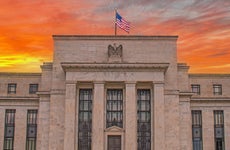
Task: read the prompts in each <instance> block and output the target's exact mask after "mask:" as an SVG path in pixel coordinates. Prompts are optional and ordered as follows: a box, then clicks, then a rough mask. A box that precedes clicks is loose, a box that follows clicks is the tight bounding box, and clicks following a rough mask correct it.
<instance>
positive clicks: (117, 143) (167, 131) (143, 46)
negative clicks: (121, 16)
mask: <svg viewBox="0 0 230 150" xmlns="http://www.w3.org/2000/svg"><path fill="white" fill-rule="evenodd" d="M177 38H178V37H177V36H75V35H73V36H71V35H68V36H66V35H54V36H53V39H54V57H53V62H52V63H43V65H41V73H0V149H1V148H2V149H4V150H11V149H14V150H24V149H25V150H35V149H37V150H136V149H137V150H201V149H204V150H227V149H230V74H189V73H188V70H189V66H187V65H186V64H183V63H178V62H177V44H176V42H177Z"/></svg>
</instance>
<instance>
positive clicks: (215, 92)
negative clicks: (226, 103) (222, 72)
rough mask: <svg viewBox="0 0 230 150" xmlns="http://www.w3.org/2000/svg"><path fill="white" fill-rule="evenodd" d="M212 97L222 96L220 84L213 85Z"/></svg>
mask: <svg viewBox="0 0 230 150" xmlns="http://www.w3.org/2000/svg"><path fill="white" fill-rule="evenodd" d="M213 95H222V85H221V84H214V85H213Z"/></svg>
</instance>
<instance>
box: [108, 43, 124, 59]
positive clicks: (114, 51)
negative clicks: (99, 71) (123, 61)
mask: <svg viewBox="0 0 230 150" xmlns="http://www.w3.org/2000/svg"><path fill="white" fill-rule="evenodd" d="M113 45H114V46H112V45H109V46H108V56H109V57H114V56H115V57H122V45H119V46H118V47H117V46H116V44H115V43H114V44H113Z"/></svg>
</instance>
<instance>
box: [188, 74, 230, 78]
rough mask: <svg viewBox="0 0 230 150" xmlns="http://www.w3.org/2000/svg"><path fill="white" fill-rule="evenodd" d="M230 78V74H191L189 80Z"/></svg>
mask: <svg viewBox="0 0 230 150" xmlns="http://www.w3.org/2000/svg"><path fill="white" fill-rule="evenodd" d="M210 77H211V78H223V77H227V78H230V74H189V78H210Z"/></svg>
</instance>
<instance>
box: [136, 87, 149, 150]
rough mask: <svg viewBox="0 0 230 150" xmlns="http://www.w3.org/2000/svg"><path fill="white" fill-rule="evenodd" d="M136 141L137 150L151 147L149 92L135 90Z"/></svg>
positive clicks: (146, 149) (146, 90) (145, 149)
mask: <svg viewBox="0 0 230 150" xmlns="http://www.w3.org/2000/svg"><path fill="white" fill-rule="evenodd" d="M137 143H138V150H150V149H151V92H150V90H149V89H139V90H137Z"/></svg>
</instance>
